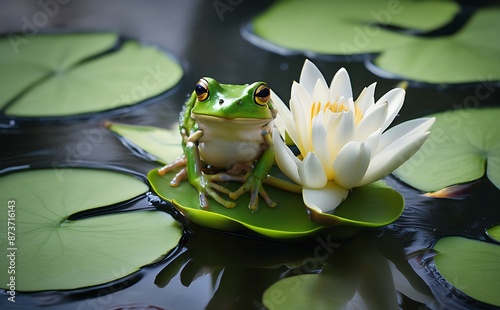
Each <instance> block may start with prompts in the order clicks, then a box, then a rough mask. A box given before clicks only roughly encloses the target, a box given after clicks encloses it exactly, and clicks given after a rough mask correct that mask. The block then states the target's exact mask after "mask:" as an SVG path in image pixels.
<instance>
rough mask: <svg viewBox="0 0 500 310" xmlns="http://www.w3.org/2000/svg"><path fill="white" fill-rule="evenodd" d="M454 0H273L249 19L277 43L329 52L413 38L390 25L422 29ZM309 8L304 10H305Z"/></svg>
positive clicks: (375, 48)
mask: <svg viewBox="0 0 500 310" xmlns="http://www.w3.org/2000/svg"><path fill="white" fill-rule="evenodd" d="M458 10H459V6H458V4H457V3H455V2H453V1H393V2H387V1H384V0H377V1H373V0H354V1H349V2H340V1H323V0H315V1H300V0H287V1H284V0H281V1H276V2H275V3H274V4H273V5H272V6H271V7H270V8H269V9H267V10H266V11H265V12H263V13H262V14H260V15H259V16H257V17H256V18H255V19H254V20H253V21H252V24H251V26H252V28H253V33H254V34H255V35H257V36H258V37H260V38H262V39H264V40H266V41H267V42H270V43H271V44H273V45H275V46H278V47H280V48H286V49H289V50H293V51H309V52H314V53H320V54H329V55H350V54H366V53H374V52H380V51H383V50H386V49H388V48H391V47H393V46H398V45H401V44H405V43H409V42H413V40H414V39H415V37H414V36H410V35H407V34H403V33H398V32H395V31H390V30H387V29H384V28H382V27H380V26H377V25H391V26H396V27H401V28H406V29H414V30H419V31H422V32H426V31H431V30H434V29H436V28H440V27H442V26H443V25H445V24H446V23H448V22H449V21H450V20H451V19H452V18H453V16H454V15H455V14H456V13H457V12H458ZM305 12H307V14H305Z"/></svg>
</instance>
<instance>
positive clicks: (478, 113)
mask: <svg viewBox="0 0 500 310" xmlns="http://www.w3.org/2000/svg"><path fill="white" fill-rule="evenodd" d="M432 116H434V117H435V118H436V122H435V123H434V125H433V127H432V130H431V134H430V136H429V138H428V139H427V141H426V142H425V143H424V145H423V146H422V148H421V149H420V150H419V151H418V152H417V153H416V154H415V155H414V156H413V157H412V158H411V159H410V160H408V161H407V162H406V163H404V164H403V165H402V166H401V167H399V168H398V169H397V170H396V171H395V172H394V174H395V175H396V176H397V177H398V178H400V179H401V180H402V181H404V182H406V183H408V184H409V185H411V186H413V187H415V188H417V189H419V190H422V191H426V192H428V191H437V190H441V189H443V188H445V187H447V186H450V185H454V184H458V183H465V182H470V181H473V180H477V179H479V178H481V177H482V176H483V175H484V173H485V167H486V175H487V176H488V178H489V179H490V181H491V182H492V183H493V184H494V185H495V186H496V187H497V188H500V135H498V132H500V123H499V122H498V119H499V118H500V109H498V108H485V109H465V110H455V111H449V112H442V113H438V114H434V115H432Z"/></svg>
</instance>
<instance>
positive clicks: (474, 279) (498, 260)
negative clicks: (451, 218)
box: [434, 237, 500, 306]
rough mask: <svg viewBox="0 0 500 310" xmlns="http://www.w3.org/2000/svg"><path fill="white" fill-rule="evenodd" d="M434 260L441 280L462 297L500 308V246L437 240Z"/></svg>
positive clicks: (459, 240)
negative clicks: (460, 293) (451, 286)
mask: <svg viewBox="0 0 500 310" xmlns="http://www.w3.org/2000/svg"><path fill="white" fill-rule="evenodd" d="M434 249H435V250H436V251H438V254H437V255H436V257H435V258H434V261H435V263H436V267H437V269H438V271H439V272H440V273H441V275H443V277H444V278H445V279H446V280H447V281H448V282H449V283H451V284H452V285H453V286H454V287H456V288H457V289H458V290H460V291H462V292H463V293H464V294H466V295H468V296H470V297H472V298H474V299H477V300H479V301H482V302H485V303H488V304H491V305H495V306H500V295H499V294H498V279H500V246H498V245H495V244H491V243H486V242H481V241H476V240H471V239H466V238H462V237H445V238H441V239H439V240H438V242H437V243H436V245H435V246H434Z"/></svg>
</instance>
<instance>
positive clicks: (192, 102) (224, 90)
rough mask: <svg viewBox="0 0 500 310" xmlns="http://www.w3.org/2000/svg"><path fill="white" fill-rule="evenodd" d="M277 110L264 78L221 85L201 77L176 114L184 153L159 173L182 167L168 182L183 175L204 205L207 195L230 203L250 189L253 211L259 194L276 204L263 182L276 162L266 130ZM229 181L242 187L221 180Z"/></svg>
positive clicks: (174, 182)
mask: <svg viewBox="0 0 500 310" xmlns="http://www.w3.org/2000/svg"><path fill="white" fill-rule="evenodd" d="M276 114H277V110H276V109H275V108H274V107H273V103H272V100H271V89H270V88H269V86H268V85H267V83H265V82H260V81H258V82H253V83H251V84H222V83H219V82H218V81H216V80H215V79H214V78H211V77H202V78H201V79H199V81H198V82H197V83H196V85H195V87H194V90H193V92H192V93H191V95H190V96H189V98H188V99H187V101H186V102H185V104H184V107H183V109H182V111H181V113H180V116H179V131H180V134H181V136H182V148H183V155H182V156H180V157H179V158H177V159H176V160H175V161H174V162H172V163H170V164H167V165H165V166H164V167H162V168H160V169H159V170H158V174H160V175H165V174H166V173H167V172H169V171H172V170H174V169H179V168H180V170H179V171H178V172H177V173H176V175H175V176H174V177H173V178H172V180H171V181H170V186H174V187H176V186H178V185H179V184H180V182H181V181H183V180H185V179H187V180H188V181H189V183H191V185H192V186H193V187H194V188H195V189H196V190H197V192H198V194H199V206H200V208H202V209H205V210H208V209H209V197H211V198H213V199H214V200H215V201H217V202H218V203H220V204H221V205H223V206H224V207H226V208H234V207H235V206H236V203H235V202H234V200H236V199H238V197H240V196H241V195H243V194H244V193H246V192H249V193H250V200H249V204H248V208H249V209H250V210H251V211H252V212H254V211H257V210H258V204H259V196H260V197H262V198H263V199H264V200H265V202H266V204H267V205H268V206H269V207H275V206H276V202H274V201H273V200H272V199H271V198H270V197H269V195H268V194H267V193H266V191H265V189H264V187H263V183H265V182H266V179H267V178H268V177H269V175H268V173H269V170H270V169H271V167H272V165H273V164H274V146H273V142H272V139H271V136H270V135H271V132H272V126H273V120H274V119H275V117H276ZM227 181H236V182H240V183H241V186H240V187H239V188H238V189H237V190H235V191H230V190H229V189H228V188H226V187H224V186H223V185H221V184H220V183H221V182H227ZM219 193H224V194H227V195H228V196H229V198H231V199H232V200H233V201H231V200H227V199H225V198H223V197H222V196H221V195H220V194H219Z"/></svg>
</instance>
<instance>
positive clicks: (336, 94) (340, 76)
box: [330, 68, 352, 102]
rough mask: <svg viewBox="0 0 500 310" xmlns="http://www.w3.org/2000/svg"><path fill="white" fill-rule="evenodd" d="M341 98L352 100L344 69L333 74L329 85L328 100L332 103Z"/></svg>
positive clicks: (348, 79)
mask: <svg viewBox="0 0 500 310" xmlns="http://www.w3.org/2000/svg"><path fill="white" fill-rule="evenodd" d="M341 96H343V97H344V98H352V87H351V79H350V78H349V73H347V70H346V69H345V68H340V69H339V71H337V73H335V76H334V77H333V79H332V83H331V84H330V98H331V100H332V102H334V101H337V100H338V98H340V97H341ZM346 100H347V99H346Z"/></svg>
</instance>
